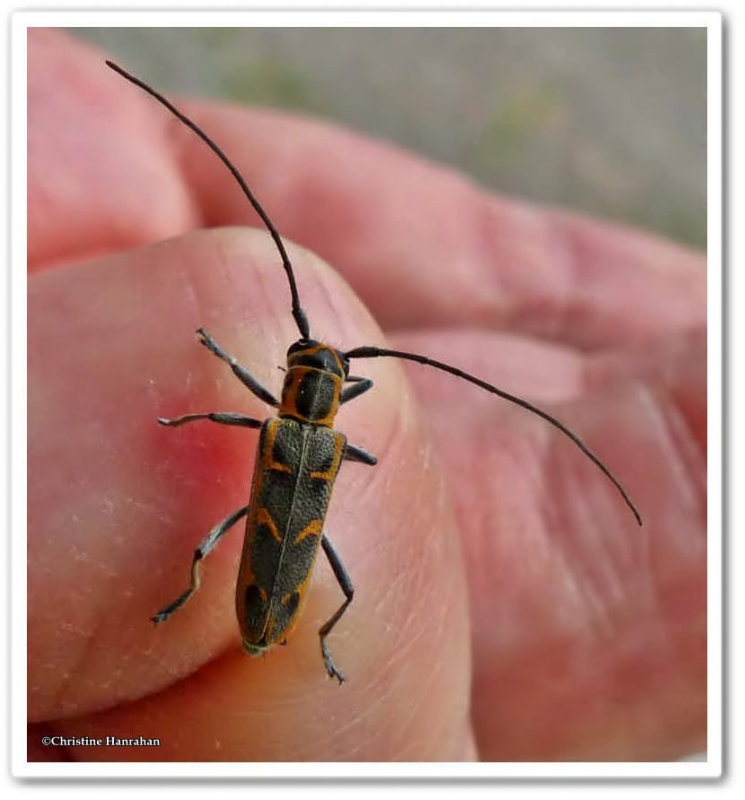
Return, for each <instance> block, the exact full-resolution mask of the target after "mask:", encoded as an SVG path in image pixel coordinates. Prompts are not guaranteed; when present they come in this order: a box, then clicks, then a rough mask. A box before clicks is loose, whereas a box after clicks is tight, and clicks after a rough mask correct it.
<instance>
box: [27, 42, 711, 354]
mask: <svg viewBox="0 0 745 800" xmlns="http://www.w3.org/2000/svg"><path fill="white" fill-rule="evenodd" d="M31 41H32V44H33V43H34V42H35V40H34V39H32V40H31ZM49 50H51V51H52V55H51V56H50V55H49V53H48V52H47V51H49ZM69 51H72V52H73V55H70V54H69ZM41 56H42V60H43V58H46V66H45V69H46V73H45V74H44V76H43V77H44V81H39V82H40V84H41V85H40V87H39V88H38V89H37V90H36V91H35V92H34V94H32V96H31V97H30V106H32V105H33V107H34V109H36V111H35V114H36V115H37V116H36V117H34V118H31V117H30V128H31V127H32V122H33V120H35V119H38V124H36V125H34V127H35V128H36V130H37V133H36V134H35V135H36V136H38V137H39V146H38V147H31V146H30V164H31V163H32V160H33V161H38V160H39V156H38V155H36V156H34V157H33V158H32V156H33V154H34V153H37V154H38V153H41V154H42V155H43V154H48V156H46V160H44V159H42V160H41V166H40V167H35V168H33V169H32V171H31V173H30V194H31V192H32V190H33V191H34V192H36V191H37V190H36V189H35V188H34V187H36V186H37V184H38V186H39V187H40V188H39V189H38V193H39V195H40V197H41V201H40V202H39V203H36V204H35V207H36V208H39V209H43V213H44V216H43V218H41V219H40V220H39V224H38V228H39V229H40V230H44V231H45V232H46V233H48V234H49V235H51V236H52V237H53V241H54V242H55V245H54V246H55V247H57V248H58V250H59V249H61V252H64V253H81V252H89V251H90V248H91V247H98V248H99V250H101V251H105V252H111V251H112V250H115V249H117V246H120V245H122V244H127V243H129V244H131V243H133V241H138V242H144V241H148V240H150V239H152V238H161V237H163V236H166V235H172V234H174V233H177V232H180V231H183V230H186V229H187V228H188V227H189V226H190V225H191V226H193V225H194V224H195V223H196V222H197V220H198V219H199V218H200V217H203V218H204V219H206V220H207V221H208V222H209V223H210V224H226V223H234V222H239V223H241V224H252V225H255V224H257V223H256V217H255V215H254V214H253V212H252V210H251V209H250V207H249V205H248V203H247V202H246V200H245V198H244V197H243V195H242V194H241V192H240V190H239V189H238V187H237V185H235V184H234V183H233V181H232V179H231V178H230V176H229V175H228V173H227V172H226V171H225V170H224V168H223V167H222V165H220V164H219V162H217V160H216V158H215V156H214V154H212V153H211V152H210V151H209V150H208V149H207V148H206V147H205V145H204V144H203V143H202V142H200V141H199V140H197V139H196V137H194V135H193V134H192V133H191V132H190V131H188V130H186V129H184V128H183V126H181V125H180V124H179V123H178V122H176V121H175V120H172V119H171V118H170V117H169V116H168V114H167V112H166V111H165V110H164V109H162V108H160V107H159V106H158V105H157V104H156V103H155V102H154V101H153V100H152V98H148V97H146V96H144V95H143V94H142V92H140V91H139V90H138V89H136V88H135V87H133V86H128V85H123V86H121V87H120V88H119V89H115V88H114V86H115V85H116V83H115V82H113V83H112V80H113V79H114V78H116V77H117V76H115V75H113V73H110V72H109V71H107V70H103V69H102V65H101V63H100V60H99V57H98V56H97V55H96V53H95V51H93V50H84V48H82V46H79V45H77V44H70V42H69V40H64V39H63V40H60V39H54V38H53V39H52V41H51V43H49V42H47V47H46V48H42V53H41ZM68 59H72V60H73V61H74V65H75V67H76V70H77V71H75V70H69V71H71V72H72V74H71V75H70V76H69V77H68V78H67V79H66V83H67V84H68V87H67V88H66V91H64V92H59V91H58V87H57V86H54V89H53V90H52V89H51V88H47V87H48V86H49V84H50V82H49V81H47V80H46V76H47V74H49V72H50V70H52V69H57V70H60V69H61V67H63V66H65V65H66V64H67V60H68ZM63 74H64V73H63ZM102 75H106V79H105V81H106V82H104V83H103V84H102V81H103V80H104V79H103V78H102V77H101V76H102ZM32 77H33V76H32ZM144 77H146V78H147V77H148V76H144ZM82 87H85V94H84V93H83V91H82ZM51 91H54V92H55V93H56V95H57V97H58V98H60V96H61V99H57V101H56V102H48V101H49V98H48V97H47V94H46V93H48V92H51ZM91 93H93V94H95V99H96V103H95V104H94V105H95V108H96V109H99V110H100V111H101V114H100V115H99V114H98V112H96V113H95V115H94V119H93V121H92V127H91V128H88V127H87V126H86V125H81V124H80V120H86V119H87V117H88V115H89V113H90V107H91V105H92V104H91V103H90V98H89V95H90V94H91ZM61 103H63V104H64V108H63V109H60V108H59V105H60V104H61ZM111 106H115V109H114V110H112V108H111ZM185 108H186V110H187V112H189V113H191V114H192V115H193V116H194V117H195V119H196V121H197V122H198V123H199V124H201V125H202V126H203V127H204V128H205V130H206V131H207V132H208V133H209V134H210V135H211V136H212V137H213V138H214V139H216V140H217V141H218V142H219V144H220V145H221V146H222V147H223V149H224V150H225V151H226V152H227V153H228V154H229V155H230V157H231V158H232V160H233V161H234V162H235V163H236V165H237V166H238V168H239V169H240V170H241V171H242V172H243V173H244V175H245V177H246V178H247V180H248V182H249V184H250V185H251V186H252V187H253V189H254V190H255V192H256V194H257V196H258V197H259V198H260V200H261V202H262V204H263V205H264V206H265V208H266V209H267V211H268V212H269V213H270V216H271V217H272V219H273V220H274V221H275V222H276V224H277V226H278V227H279V229H280V231H281V232H282V233H283V234H285V235H287V236H288V237H289V238H291V239H295V240H296V241H298V242H300V243H302V244H304V245H306V246H307V247H310V248H311V249H313V250H315V251H316V252H318V253H320V254H321V255H322V256H323V257H325V258H326V259H327V260H329V261H330V262H332V263H334V264H335V265H336V266H337V267H338V268H339V269H340V270H341V271H342V272H343V273H344V275H345V277H346V278H347V280H349V282H350V283H351V284H352V286H353V287H354V288H355V289H356V290H357V292H358V293H359V294H360V295H361V296H362V297H363V298H364V299H365V301H366V303H367V304H368V306H369V307H370V308H371V309H372V311H373V313H374V314H375V315H376V317H377V318H378V319H379V321H380V322H381V323H382V324H383V325H384V326H386V327H397V328H401V327H404V328H409V327H412V326H432V325H435V324H437V325H441V324H445V325H448V326H453V325H463V324H467V325H471V326H473V325H474V324H476V325H480V326H485V327H488V328H493V329H504V328H507V327H509V328H510V329H511V330H513V331H522V332H526V333H530V334H531V335H539V336H543V337H550V338H553V339H558V340H560V341H564V342H567V343H570V344H573V345H580V346H582V347H587V348H592V347H602V346H606V345H608V344H623V343H629V342H638V341H645V340H648V339H649V338H652V337H655V336H657V335H658V334H659V333H661V332H667V331H670V330H677V329H687V328H693V327H695V326H696V325H698V324H700V323H701V322H702V321H703V318H704V313H705V312H704V302H703V298H704V296H705V276H704V268H703V259H702V258H701V256H700V255H698V254H696V253H692V252H690V251H687V250H685V249H684V248H680V247H677V246H675V245H672V244H670V243H668V242H663V241H661V240H658V239H656V238H654V237H650V236H645V235H643V234H639V233H637V232H633V231H627V230H624V229H621V228H616V227H614V226H610V225H604V224H601V223H597V222H593V221H588V220H583V219H580V218H573V217H570V216H568V215H565V214H558V213H554V212H547V211H545V210H542V209H539V208H536V207H531V206H529V205H525V204H520V203H514V202H508V201H506V200H504V199H500V198H495V197H491V196H489V195H487V194H485V193H483V192H481V191H479V190H478V189H476V188H475V187H473V186H472V185H471V184H470V183H468V182H467V181H465V180H464V179H463V178H461V177H459V176H457V175H455V174H453V173H452V172H450V171H447V170H443V169H440V168H437V167H434V166H432V165H430V164H428V163H425V162H423V161H421V160H420V159H417V158H415V157H413V156H410V155H407V154H405V153H402V152H401V151H399V150H397V149H395V148H392V147H389V146H385V145H381V144H376V143H373V142H370V141H369V140H366V139H364V138H362V137H358V136H355V135H353V134H350V133H347V132H344V131H341V130H338V129H335V128H333V127H330V126H327V125H323V124H321V123H317V122H313V121H310V120H307V119H302V118H296V117H292V116H289V115H283V114H278V113H271V112H258V111H256V112H249V111H246V110H243V109H231V108H229V107H226V106H208V105H206V104H186V106H185ZM59 130H62V131H64V132H65V135H64V136H60V133H59ZM50 136H53V137H54V138H60V139H61V140H62V144H63V147H62V149H60V148H59V147H58V146H57V144H56V143H55V142H53V141H52V142H50V141H49V137H50ZM68 139H69V140H70V141H72V142H74V143H75V146H74V147H72V146H70V147H67V148H64V143H65V142H66V141H67V140H68ZM34 141H36V139H34ZM86 142H88V143H89V146H87V147H86V146H85V144H86ZM31 144H33V142H32V143H31ZM91 153H92V154H93V157H92V158H91V155H90V154H91ZM83 158H84V159H87V161H86V164H82V165H81V164H80V163H79V162H80V161H81V159H83ZM181 170H183V171H184V173H185V175H186V181H187V183H188V186H189V189H186V188H185V186H184V184H183V183H182V175H181V174H180V172H181ZM34 176H37V177H38V181H37V180H34ZM103 176H105V177H103ZM45 181H46V182H47V184H48V185H49V186H52V187H54V186H57V187H60V186H62V187H76V186H79V187H83V189H82V190H81V191H80V193H79V194H80V195H81V197H80V198H78V197H68V196H67V193H68V189H67V188H66V189H65V192H64V193H62V194H61V196H60V191H59V190H58V191H56V192H55V191H51V190H50V189H48V188H45ZM88 184H90V185H88ZM112 187H114V193H117V192H119V191H120V188H119V187H124V188H123V189H122V190H121V191H123V194H124V197H123V199H122V201H121V202H117V203H115V202H114V199H113V198H114V196H115V194H113V193H112ZM151 196H157V197H158V202H157V203H156V204H155V206H156V208H155V209H153V208H152V207H151V204H150V203H147V204H146V203H143V198H144V197H151ZM81 210H85V211H87V212H91V211H92V212H93V213H94V214H95V215H96V216H95V218H96V221H97V223H98V224H97V226H95V227H96V229H97V231H99V233H97V235H96V236H95V237H93V238H91V232H90V229H91V227H94V226H91V225H90V224H89V222H90V221H89V219H88V218H87V217H86V216H85V214H81ZM36 213H37V212H36V211H31V210H30V214H31V215H32V216H33V214H36ZM34 221H35V220H34V219H31V223H34ZM31 223H30V224H31ZM39 246H41V245H40V244H39V245H37V247H39ZM56 252H57V251H55V250H54V249H53V247H52V244H51V243H50V244H49V245H48V246H46V247H45V248H44V249H41V250H34V252H33V253H32V257H33V258H34V259H37V260H38V259H44V258H49V257H50V256H51V255H52V254H55V253H56Z"/></svg>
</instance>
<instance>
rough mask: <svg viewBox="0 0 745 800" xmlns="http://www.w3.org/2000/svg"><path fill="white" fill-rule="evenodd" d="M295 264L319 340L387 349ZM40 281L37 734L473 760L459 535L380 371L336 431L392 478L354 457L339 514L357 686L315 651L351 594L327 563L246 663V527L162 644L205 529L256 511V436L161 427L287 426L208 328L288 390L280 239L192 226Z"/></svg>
mask: <svg viewBox="0 0 745 800" xmlns="http://www.w3.org/2000/svg"><path fill="white" fill-rule="evenodd" d="M293 256H294V262H295V265H296V268H297V270H298V277H299V279H300V280H301V281H302V283H303V284H304V286H305V287H306V292H305V294H304V296H303V299H304V302H305V304H306V307H307V311H308V313H309V316H310V319H311V324H312V330H313V332H314V333H315V334H316V335H319V336H321V335H323V336H325V337H328V338H329V339H330V340H331V341H341V342H344V341H349V340H351V341H355V340H357V339H358V338H359V337H360V336H363V335H367V336H370V335H376V334H377V331H376V329H375V327H374V325H373V324H372V323H371V321H370V318H369V317H368V316H367V314H366V312H365V311H364V310H363V309H362V308H361V307H360V306H359V304H358V303H357V301H356V300H355V299H354V296H353V295H352V294H351V293H350V292H349V290H348V289H347V288H346V287H345V286H344V285H343V284H342V283H341V282H340V281H338V279H335V278H334V276H333V274H332V273H331V272H329V271H328V270H327V269H326V268H325V267H324V266H323V265H322V264H320V262H318V261H317V260H316V259H314V258H313V257H311V256H310V255H309V254H307V253H303V252H301V251H298V250H295V251H293ZM29 288H30V297H29V354H30V379H29V380H30V384H29V397H30V408H29V430H30V444H29V448H30V449H29V476H30V478H29V693H30V694H29V709H30V711H29V714H30V717H31V719H32V720H35V721H44V720H50V719H52V720H56V721H55V722H54V723H53V724H54V725H55V726H56V728H57V729H58V731H59V732H60V733H62V734H65V733H70V732H72V731H73V730H74V731H75V735H76V736H81V735H91V736H93V735H97V733H102V732H103V731H104V730H105V731H108V732H109V733H110V732H111V731H113V730H115V731H117V732H118V733H117V735H122V736H130V735H131V736H132V737H138V736H140V735H142V736H145V737H158V738H160V739H161V746H160V747H159V748H153V749H147V751H146V752H145V750H146V749H145V748H138V750H137V751H136V752H135V751H134V749H133V748H122V749H121V750H120V751H117V750H112V749H110V748H107V749H105V750H104V749H102V748H87V749H85V748H72V749H71V750H69V751H68V757H72V758H85V759H88V758H90V759H97V758H102V759H112V758H113V759H118V758H121V759H128V758H137V759H143V758H144V759H153V760H171V759H175V760H178V759H186V760H202V759H227V760H252V759H258V760H272V759H281V760H302V759H328V760H341V759H363V760H367V759H372V760H390V759H397V758H403V759H405V760H409V759H410V760H420V759H437V760H441V759H446V760H447V759H461V758H464V757H465V756H466V755H467V752H466V749H467V742H468V741H469V739H468V728H467V725H468V722H467V708H468V700H469V697H468V693H469V677H470V672H469V669H470V668H469V659H468V613H467V598H466V593H465V589H464V584H463V575H462V571H461V570H460V569H459V567H458V564H459V549H458V548H459V543H458V536H457V534H456V532H455V521H454V518H453V516H452V514H451V512H450V511H449V507H448V498H447V495H446V494H445V493H444V492H442V491H441V476H440V473H439V471H438V469H437V464H436V462H435V461H433V460H432V459H430V458H429V456H428V452H429V451H428V445H427V442H426V439H425V438H424V437H423V436H422V432H421V430H420V426H419V423H418V418H417V415H416V411H415V409H414V408H413V407H412V406H411V404H410V395H409V394H408V393H407V392H406V391H405V388H404V387H403V385H402V383H401V380H400V372H399V371H398V370H397V368H396V366H395V365H394V364H380V365H377V364H371V365H369V370H368V371H367V374H369V375H370V376H371V377H372V378H373V379H374V380H375V382H376V391H375V392H370V393H368V394H366V395H365V396H364V397H363V398H360V399H358V400H356V401H355V402H353V403H350V404H349V405H348V406H347V405H345V406H344V409H343V415H341V416H340V419H339V425H340V427H342V429H343V430H344V431H345V432H346V433H347V434H348V435H349V439H350V441H352V442H353V443H354V444H357V445H360V446H363V447H365V448H366V449H369V450H370V451H371V452H374V453H376V454H377V455H378V456H379V457H380V463H379V465H378V466H377V467H375V468H369V467H366V466H364V465H359V464H353V463H350V464H345V465H344V468H343V470H342V474H341V475H340V477H339V480H338V483H337V487H336V492H335V495H334V498H333V500H332V505H331V511H330V514H329V517H328V520H327V534H328V536H329V538H330V539H331V540H332V541H333V543H334V546H335V548H336V550H337V551H338V553H339V554H340V556H341V558H342V559H343V561H344V562H345V564H346V566H347V569H348V571H349V573H350V575H351V577H352V580H353V583H354V585H355V587H356V594H355V599H354V602H353V604H352V605H351V606H350V609H349V611H348V613H347V614H346V615H345V616H344V617H343V618H342V620H341V621H340V622H339V624H338V625H337V627H336V628H335V629H334V631H333V633H332V634H331V636H330V637H329V646H330V648H331V650H332V652H333V657H334V660H335V662H336V663H337V665H338V666H339V667H340V669H341V671H342V672H344V673H345V675H346V677H347V682H346V683H345V684H344V685H343V686H342V687H341V688H340V687H339V686H338V685H337V684H336V683H335V682H332V681H330V680H329V679H328V677H327V676H326V673H325V671H324V668H323V664H322V661H321V657H320V648H319V646H318V636H317V630H318V628H319V627H320V625H321V624H322V622H323V621H324V620H325V619H327V618H328V617H329V616H330V615H331V613H333V611H334V610H335V609H336V608H337V607H338V606H339V604H340V602H341V601H342V599H343V596H342V594H341V591H340V589H339V587H338V586H337V585H336V583H335V581H334V579H333V575H332V573H331V571H330V569H329V568H328V566H327V565H326V564H325V563H323V560H322V559H320V560H319V563H318V564H317V568H316V572H315V576H314V580H313V583H312V586H311V590H310V596H309V601H308V604H307V607H306V609H305V612H304V614H303V617H302V619H301V621H300V623H299V625H298V628H297V629H296V630H295V632H294V633H293V635H292V636H291V638H290V640H289V642H288V644H287V646H286V647H278V648H275V649H274V650H272V651H271V652H270V653H269V654H267V655H266V657H264V658H258V659H257V658H249V657H248V656H245V655H244V654H242V653H241V652H240V651H239V649H238V642H239V636H238V631H237V629H236V623H235V620H234V611H233V597H232V595H233V591H234V589H233V587H234V585H235V576H236V571H237V559H238V555H239V551H240V546H241V543H240V537H241V533H240V531H231V532H229V533H228V534H226V536H225V539H224V540H223V541H222V542H221V543H220V545H219V546H218V548H216V549H215V551H213V552H212V553H210V555H209V556H208V557H207V558H206V559H205V562H204V564H203V567H204V568H203V586H202V588H201V589H200V590H199V592H198V593H197V594H196V595H195V596H194V598H192V599H191V600H190V601H189V603H188V604H187V605H186V606H185V607H184V608H183V609H181V610H180V611H179V612H177V613H176V614H174V615H173V617H172V618H171V619H169V620H168V621H167V622H166V623H164V624H162V625H161V626H159V627H158V628H155V629H154V628H153V626H152V625H151V623H150V622H149V618H150V617H151V616H152V615H153V613H154V611H156V610H157V609H159V608H161V607H162V606H163V605H164V604H165V603H166V602H168V601H170V600H171V599H172V598H173V597H175V596H176V595H178V594H179V593H180V592H181V591H182V590H183V589H184V588H185V584H186V582H187V581H188V573H189V564H190V561H191V554H192V552H193V550H194V548H195V547H196V545H197V543H198V542H199V541H200V539H201V538H202V537H203V536H204V534H205V533H206V531H207V530H208V529H209V528H210V527H211V526H212V525H213V524H214V523H215V522H216V521H217V520H219V519H221V518H223V517H225V516H226V515H227V514H228V513H230V512H231V511H232V510H234V509H237V508H239V507H240V506H242V505H244V504H245V503H246V500H247V495H248V490H249V485H250V476H251V468H252V460H253V459H252V454H253V451H254V448H255V446H256V434H255V433H254V432H251V431H242V430H239V429H234V428H222V427H221V426H218V425H210V424H209V423H204V424H202V423H198V424H194V425H193V426H185V427H184V428H183V429H178V430H170V429H164V428H162V427H159V426H158V425H157V424H156V422H155V420H156V418H157V417H158V416H173V415H176V414H179V413H185V412H190V411H210V410H215V409H219V410H228V411H239V412H243V413H246V414H249V415H251V416H265V415H266V414H267V410H266V408H265V407H262V404H261V403H259V402H258V401H257V400H256V399H255V398H253V396H251V395H250V394H249V393H247V392H246V391H245V389H244V388H243V387H242V386H241V384H240V383H239V382H238V381H236V380H235V379H234V377H233V376H232V374H231V373H230V370H229V369H228V368H227V366H226V365H225V364H223V363H221V362H220V361H218V360H217V359H215V358H214V357H212V356H211V355H210V354H209V353H208V352H207V351H206V350H205V349H204V348H201V347H199V345H198V344H197V343H196V340H195V337H194V334H193V331H194V329H195V328H196V327H198V326H199V325H204V326H205V327H206V328H208V330H210V332H211V333H212V334H213V335H214V337H215V338H216V339H217V341H219V342H220V343H221V344H222V345H223V346H224V347H225V348H226V349H230V350H231V351H233V352H234V353H235V354H236V355H240V359H241V361H243V362H244V364H245V365H246V366H247V367H250V368H251V371H252V372H253V373H254V374H255V376H256V377H257V379H259V380H260V381H261V382H262V383H264V384H265V385H266V386H270V387H272V388H276V387H277V386H278V384H279V381H278V380H277V377H278V375H277V369H276V367H277V365H279V364H281V363H282V361H283V358H284V352H285V350H286V347H287V345H288V344H289V343H290V342H291V341H292V340H293V339H294V338H296V336H297V332H296V331H295V330H294V329H293V324H292V319H291V317H290V315H289V311H288V307H289V292H288V290H287V286H286V282H285V279H284V275H283V273H282V271H281V269H280V268H279V266H278V264H277V257H276V252H275V250H274V249H273V245H272V243H271V242H270V241H269V239H268V237H267V236H266V235H262V234H258V233H255V232H248V231H238V230H222V231H219V232H213V233H201V234H195V235H192V236H189V237H187V238H185V239H178V240H172V241H170V242H166V243H163V244H160V245H157V246H153V247H149V248H146V249H142V250H139V251H136V252H133V253H132V254H131V255H130V256H127V257H117V258H112V259H109V260H108V261H107V262H106V263H104V264H86V265H84V266H80V267H75V268H67V269H58V270H53V271H49V272H46V273H43V274H41V275H39V276H37V277H36V278H34V279H33V280H32V281H31V283H30V287H29ZM413 507H414V508H417V514H416V515H414V516H413V517H412V514H411V509H412V508H413ZM433 665H436V666H433ZM433 696H436V697H437V698H438V701H437V703H432V702H431V698H432V697H433ZM361 707H364V708H366V709H368V713H365V714H360V713H359V709H360V708H361ZM60 718H64V720H66V721H59V720H60ZM333 720H345V721H346V722H345V723H344V724H343V725H342V724H338V725H334V724H330V723H329V721H333ZM187 721H188V724H187ZM381 731H385V735H382V734H381ZM103 735H104V736H105V735H106V734H103Z"/></svg>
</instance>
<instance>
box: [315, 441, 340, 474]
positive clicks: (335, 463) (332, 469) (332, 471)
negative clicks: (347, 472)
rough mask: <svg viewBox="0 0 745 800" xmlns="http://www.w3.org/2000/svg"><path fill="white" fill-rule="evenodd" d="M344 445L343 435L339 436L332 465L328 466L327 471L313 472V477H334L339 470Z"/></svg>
mask: <svg viewBox="0 0 745 800" xmlns="http://www.w3.org/2000/svg"><path fill="white" fill-rule="evenodd" d="M343 447H344V441H343V439H342V438H341V436H337V438H336V439H335V441H334V457H333V459H332V460H331V466H330V467H329V468H328V470H327V471H326V472H311V473H310V477H311V478H318V479H320V480H322V481H331V480H333V479H334V476H335V475H336V473H337V472H338V471H339V462H340V461H341V454H342V448H343Z"/></svg>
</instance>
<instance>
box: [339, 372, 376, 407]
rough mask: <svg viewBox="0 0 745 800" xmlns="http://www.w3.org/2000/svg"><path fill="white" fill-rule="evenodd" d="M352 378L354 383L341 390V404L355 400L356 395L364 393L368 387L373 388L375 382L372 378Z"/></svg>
mask: <svg viewBox="0 0 745 800" xmlns="http://www.w3.org/2000/svg"><path fill="white" fill-rule="evenodd" d="M347 380H350V378H347ZM351 380H352V381H353V382H352V385H351V386H347V387H346V388H344V389H342V390H341V395H340V396H339V404H342V403H346V402H348V401H349V400H354V398H355V397H359V396H360V395H361V394H364V393H365V392H366V391H368V389H372V385H373V382H372V381H371V380H370V378H358V377H357V376H354V377H353V378H352V379H351Z"/></svg>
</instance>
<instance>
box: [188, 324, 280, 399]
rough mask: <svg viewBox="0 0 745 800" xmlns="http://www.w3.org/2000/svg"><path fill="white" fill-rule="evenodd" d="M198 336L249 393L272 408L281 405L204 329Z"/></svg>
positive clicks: (199, 331)
mask: <svg viewBox="0 0 745 800" xmlns="http://www.w3.org/2000/svg"><path fill="white" fill-rule="evenodd" d="M197 335H198V336H199V341H200V343H201V344H203V345H204V346H205V347H206V348H207V349H208V350H209V351H210V352H211V353H214V354H215V355H216V356H217V357H218V358H221V359H222V360H223V361H224V362H225V363H226V364H228V365H229V366H230V369H232V370H233V373H234V374H235V376H236V377H237V378H238V380H239V381H240V382H241V383H242V384H243V385H244V386H245V387H246V388H247V389H248V390H249V391H251V392H253V394H255V395H256V397H258V398H259V400H263V401H264V402H265V403H267V404H268V405H270V406H278V405H279V403H278V402H277V400H276V399H275V397H274V395H273V394H272V393H271V392H270V391H269V390H268V389H265V388H264V387H263V386H262V385H261V384H260V383H259V382H258V381H257V380H256V378H254V376H253V375H251V373H250V372H249V371H248V370H247V369H246V368H245V367H242V366H241V365H240V364H239V363H238V362H237V361H236V360H235V357H234V356H231V355H230V353H226V352H225V351H224V350H223V349H222V347H220V345H219V344H218V343H217V342H216V341H215V340H214V339H213V338H212V337H211V336H210V335H209V333H207V331H206V330H205V329H204V328H197Z"/></svg>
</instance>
